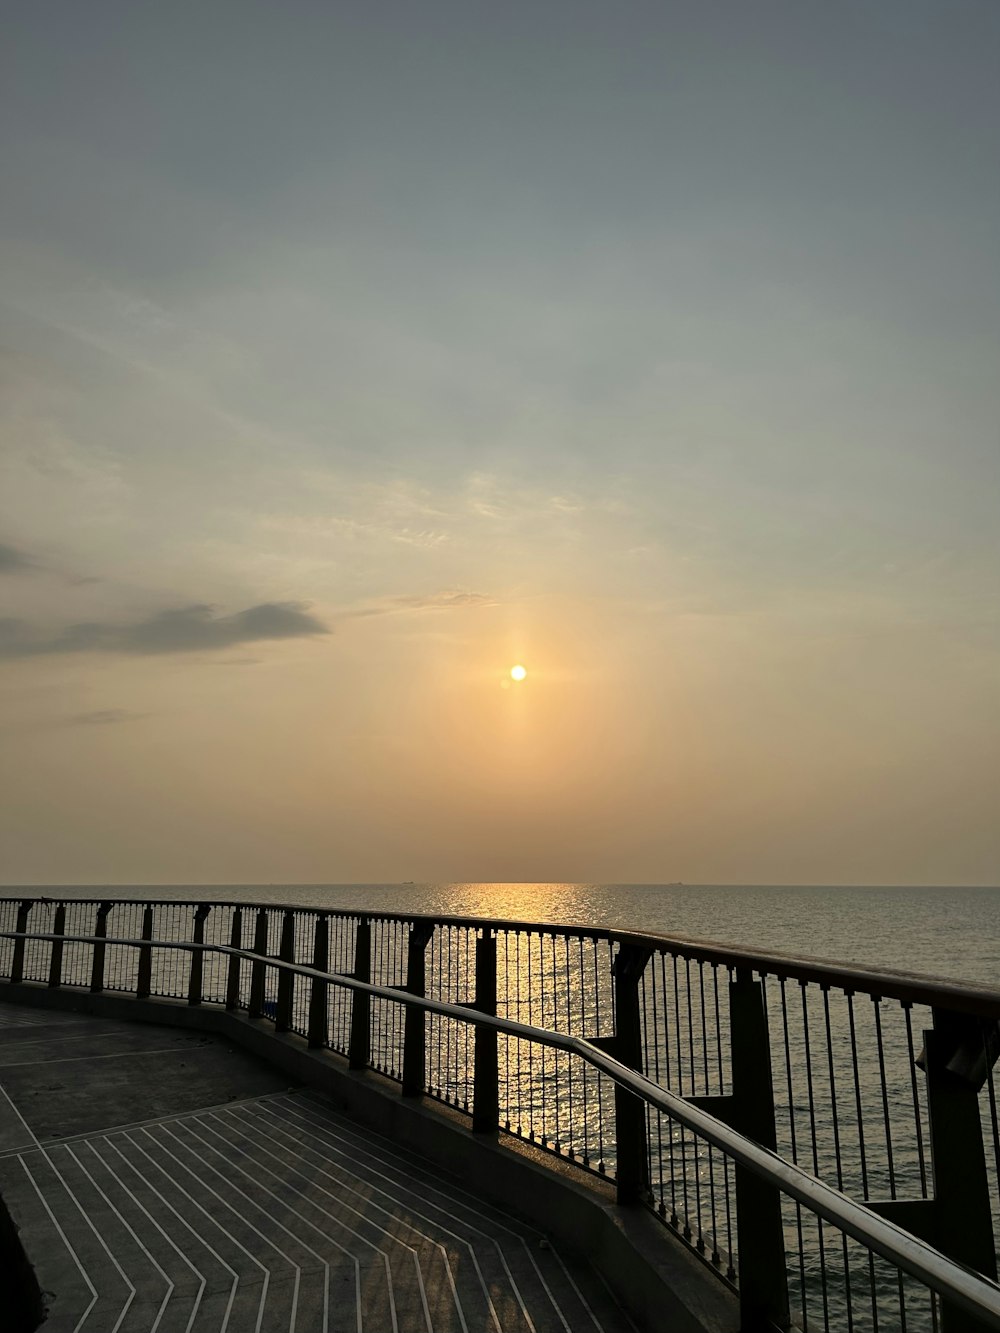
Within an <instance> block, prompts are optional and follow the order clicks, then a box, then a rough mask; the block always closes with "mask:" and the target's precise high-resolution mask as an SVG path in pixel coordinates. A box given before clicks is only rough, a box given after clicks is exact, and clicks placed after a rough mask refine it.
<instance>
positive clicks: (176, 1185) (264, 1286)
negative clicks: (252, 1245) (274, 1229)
mask: <svg viewBox="0 0 1000 1333" xmlns="http://www.w3.org/2000/svg"><path fill="white" fill-rule="evenodd" d="M143 1132H145V1131H143ZM123 1138H124V1139H125V1141H126V1142H127V1143H130V1144H131V1145H132V1147H133V1148H134V1149H135V1150H136V1152H138V1153H141V1154H142V1156H143V1157H145V1159H146V1161H147V1162H149V1163H150V1165H151V1166H155V1167H156V1169H157V1171H159V1173H160V1175H162V1176H166V1178H167V1180H169V1181H170V1183H171V1185H172V1186H173V1187H174V1189H176V1190H177V1191H178V1192H179V1193H181V1194H183V1195H184V1197H185V1199H187V1200H188V1202H189V1203H193V1204H194V1206H195V1207H196V1208H197V1209H198V1211H199V1213H201V1214H202V1215H203V1216H204V1217H206V1218H207V1219H208V1221H209V1222H211V1224H212V1226H214V1227H215V1229H216V1230H217V1231H221V1232H222V1234H223V1235H224V1236H225V1237H226V1239H227V1240H229V1241H231V1242H232V1244H233V1245H235V1246H236V1248H237V1249H239V1250H242V1251H243V1253H244V1254H245V1255H246V1257H247V1258H248V1259H249V1260H250V1262H251V1263H252V1264H256V1266H257V1267H258V1268H259V1269H260V1271H261V1272H262V1273H263V1274H264V1277H263V1281H262V1284H261V1293H260V1302H259V1304H258V1307H257V1322H256V1323H255V1325H254V1333H260V1325H261V1321H262V1320H263V1318H264V1303H265V1301H266V1299H267V1288H268V1286H269V1285H270V1281H271V1274H270V1271H269V1270H268V1269H267V1268H266V1267H265V1266H264V1264H262V1263H261V1262H260V1260H259V1259H258V1258H256V1256H255V1255H252V1254H251V1253H250V1251H249V1250H248V1249H247V1248H246V1246H245V1245H241V1244H240V1242H239V1241H238V1240H237V1239H236V1237H235V1236H233V1235H231V1234H230V1232H228V1231H227V1230H226V1229H225V1227H224V1226H223V1225H222V1223H221V1222H219V1221H218V1220H217V1219H216V1218H214V1217H213V1216H212V1214H211V1213H210V1212H208V1210H207V1209H206V1208H204V1207H203V1206H202V1205H201V1204H200V1203H199V1202H198V1200H197V1199H196V1198H195V1197H194V1195H192V1194H189V1193H188V1191H187V1190H186V1189H185V1188H184V1186H183V1185H181V1184H179V1183H178V1182H177V1180H175V1179H174V1177H173V1176H171V1175H169V1174H168V1173H167V1171H166V1170H165V1168H164V1167H162V1166H161V1165H160V1163H159V1162H158V1161H157V1160H156V1159H155V1158H154V1157H150V1155H149V1153H148V1152H147V1151H146V1149H145V1148H144V1147H143V1146H142V1145H141V1144H139V1143H136V1141H135V1139H133V1138H132V1137H131V1136H130V1135H128V1134H125V1135H123ZM161 1146H162V1147H163V1151H164V1152H165V1153H166V1154H167V1156H168V1157H171V1158H173V1160H174V1161H175V1162H177V1165H178V1166H180V1167H182V1168H183V1169H184V1170H185V1171H187V1173H188V1175H190V1176H192V1177H193V1178H194V1179H195V1180H198V1177H197V1176H195V1175H194V1173H193V1172H192V1171H191V1169H190V1167H187V1166H185V1165H184V1163H183V1162H181V1161H180V1159H179V1158H177V1157H174V1154H173V1153H172V1152H171V1151H170V1150H169V1148H167V1147H165V1146H163V1145H161ZM108 1147H109V1148H113V1149H114V1150H115V1152H116V1153H117V1154H118V1156H119V1157H120V1158H121V1159H122V1161H123V1162H125V1163H127V1164H128V1165H129V1166H130V1167H131V1168H132V1170H133V1171H134V1172H135V1173H136V1175H137V1176H138V1177H139V1179H140V1180H145V1181H146V1183H147V1184H148V1185H149V1188H150V1189H151V1190H152V1191H153V1193H154V1194H155V1195H156V1197H157V1198H158V1199H162V1200H163V1202H164V1203H165V1204H166V1205H167V1207H168V1208H169V1209H170V1211H171V1212H172V1213H173V1215H174V1216H175V1217H176V1218H178V1219H179V1220H180V1221H181V1222H183V1223H184V1225H185V1226H186V1227H187V1229H188V1231H190V1232H191V1234H192V1235H193V1236H197V1237H198V1239H199V1240H200V1241H201V1242H202V1244H203V1245H204V1246H205V1248H206V1249H207V1250H208V1251H209V1252H210V1253H211V1254H214V1255H215V1257H216V1259H218V1261H219V1263H220V1264H222V1266H223V1268H228V1269H229V1271H230V1273H232V1275H233V1286H232V1289H231V1291H230V1294H229V1304H228V1305H227V1306H226V1313H225V1316H224V1318H223V1320H222V1328H221V1329H220V1330H219V1333H226V1326H227V1325H228V1323H229V1315H230V1312H231V1310H232V1307H233V1300H234V1298H235V1296H236V1287H237V1285H238V1283H239V1274H238V1273H237V1271H236V1269H235V1268H233V1267H232V1266H231V1265H230V1264H227V1263H226V1261H225V1259H223V1257H222V1255H221V1254H219V1253H218V1251H217V1250H215V1249H213V1248H212V1246H211V1245H209V1243H208V1241H207V1240H206V1239H205V1237H204V1236H202V1234H201V1232H199V1231H195V1229H194V1227H192V1226H191V1224H190V1222H188V1221H186V1219H185V1218H183V1217H182V1216H181V1214H180V1213H179V1212H178V1211H177V1209H176V1208H175V1207H174V1206H173V1204H172V1203H171V1202H170V1200H169V1199H167V1198H166V1197H165V1196H164V1195H163V1194H161V1193H160V1191H159V1190H158V1189H157V1188H156V1186H155V1185H154V1184H153V1183H152V1181H151V1180H149V1178H148V1177H147V1176H144V1175H143V1174H142V1172H141V1171H140V1170H139V1168H138V1167H137V1166H136V1165H135V1163H134V1162H131V1161H129V1159H128V1158H127V1157H126V1156H125V1154H124V1153H123V1152H122V1151H121V1149H120V1148H119V1147H118V1145H117V1144H116V1143H112V1142H111V1140H110V1139H109V1140H108ZM198 1183H199V1184H201V1183H202V1182H201V1181H200V1180H199V1181H198ZM209 1193H211V1190H210V1191H209Z"/></svg>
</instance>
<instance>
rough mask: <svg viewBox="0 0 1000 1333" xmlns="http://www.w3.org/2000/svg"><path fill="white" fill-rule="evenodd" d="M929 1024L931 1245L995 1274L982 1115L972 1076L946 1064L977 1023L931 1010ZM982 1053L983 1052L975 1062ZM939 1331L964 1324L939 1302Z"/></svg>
mask: <svg viewBox="0 0 1000 1333" xmlns="http://www.w3.org/2000/svg"><path fill="white" fill-rule="evenodd" d="M932 1013H933V1019H934V1027H933V1028H932V1029H929V1030H928V1031H926V1032H925V1033H924V1054H923V1059H924V1068H925V1072H926V1075H927V1111H928V1120H929V1126H930V1151H931V1162H932V1164H933V1175H934V1205H933V1207H934V1213H935V1228H934V1237H935V1243H936V1244H938V1245H940V1247H941V1249H942V1250H943V1251H944V1252H945V1254H947V1255H949V1256H950V1258H952V1259H955V1260H957V1261H958V1262H959V1263H961V1264H966V1265H967V1266H968V1267H969V1268H973V1269H975V1270H976V1271H978V1272H980V1273H985V1274H986V1275H987V1276H988V1277H991V1278H996V1276H997V1260H996V1250H995V1247H994V1239H993V1218H992V1214H991V1209H990V1184H989V1177H988V1175H987V1173H986V1154H985V1151H984V1148H983V1133H982V1120H981V1113H980V1109H979V1095H978V1088H977V1085H976V1081H975V1080H971V1081H970V1080H969V1079H968V1078H963V1077H961V1076H960V1075H959V1074H958V1073H957V1072H956V1070H955V1069H954V1068H953V1065H954V1062H955V1059H956V1052H960V1051H962V1050H963V1049H968V1047H969V1045H970V1044H973V1043H974V1042H975V1040H976V1037H977V1036H978V1040H979V1044H980V1047H981V1048H982V1047H984V1045H985V1043H984V1040H983V1025H982V1023H981V1022H980V1021H979V1020H977V1019H974V1018H970V1017H968V1016H966V1015H963V1014H955V1013H950V1012H949V1011H948V1010H945V1009H934V1010H933V1011H932ZM987 1058H988V1056H987V1054H986V1053H984V1055H983V1063H984V1065H985V1061H986V1059H987ZM942 1323H943V1325H944V1331H945V1333H964V1331H965V1330H966V1329H971V1328H972V1324H970V1322H969V1318H968V1315H967V1314H964V1313H962V1312H961V1311H958V1310H955V1309H954V1308H952V1307H951V1306H950V1305H949V1304H948V1303H947V1302H946V1303H945V1305H944V1307H943V1309H942Z"/></svg>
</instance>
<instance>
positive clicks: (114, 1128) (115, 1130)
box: [0, 1092, 286, 1161]
mask: <svg viewBox="0 0 1000 1333" xmlns="http://www.w3.org/2000/svg"><path fill="white" fill-rule="evenodd" d="M285 1095H286V1094H285V1093H284V1092H270V1093H265V1094H264V1095H263V1096H262V1097H239V1098H236V1099H235V1100H234V1101H231V1102H216V1104H215V1105H214V1106H201V1107H199V1108H198V1109H199V1111H200V1112H201V1113H202V1114H204V1113H205V1112H206V1111H217V1110H220V1111H221V1110H229V1108H230V1107H231V1106H243V1105H244V1104H245V1103H257V1102H263V1101H267V1100H269V1099H270V1098H272V1097H284V1096H285ZM190 1114H191V1112H190V1111H174V1112H172V1113H171V1114H170V1115H158V1116H153V1117H152V1118H151V1119H149V1120H127V1121H125V1122H124V1123H123V1124H121V1125H106V1126H102V1127H101V1129H99V1130H93V1129H88V1130H84V1132H83V1133H82V1134H67V1135H66V1137H65V1138H61V1139H59V1140H57V1142H58V1146H59V1147H60V1148H63V1147H65V1146H66V1144H67V1143H89V1142H90V1140H91V1139H92V1138H94V1136H95V1135H97V1134H104V1135H108V1134H125V1133H127V1132H128V1131H129V1130H131V1129H146V1128H147V1127H148V1126H150V1125H169V1124H172V1123H173V1122H174V1121H175V1120H183V1119H185V1118H186V1117H187V1116H189V1115H190ZM35 1142H36V1144H38V1148H39V1150H40V1151H41V1152H44V1151H45V1149H44V1147H43V1146H42V1145H41V1144H40V1143H38V1140H37V1139H36V1140H35ZM50 1146H52V1145H50ZM24 1151H25V1148H4V1150H3V1151H2V1152H0V1161H3V1159H4V1158H5V1157H16V1156H17V1154H18V1153H19V1152H24Z"/></svg>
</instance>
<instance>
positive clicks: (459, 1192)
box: [284, 1092, 603, 1333]
mask: <svg viewBox="0 0 1000 1333" xmlns="http://www.w3.org/2000/svg"><path fill="white" fill-rule="evenodd" d="M284 1100H285V1102H286V1103H287V1101H288V1100H289V1099H288V1097H287V1096H286V1097H285V1099H284ZM298 1100H301V1101H306V1102H309V1103H310V1104H312V1105H314V1106H319V1107H324V1103H323V1102H321V1101H320V1100H319V1099H318V1098H317V1097H315V1096H311V1095H310V1094H309V1093H308V1092H303V1093H302V1094H301V1095H300V1097H299V1098H298ZM324 1109H325V1108H324ZM358 1137H360V1136H358ZM381 1137H382V1136H381V1135H375V1134H373V1133H369V1135H368V1136H367V1137H366V1138H364V1139H361V1141H362V1142H363V1143H365V1145H366V1147H370V1146H371V1143H372V1140H373V1139H376V1138H379V1139H381ZM342 1141H343V1142H345V1143H350V1142H352V1139H351V1138H350V1137H349V1136H345V1137H343V1138H342ZM382 1141H383V1142H384V1143H385V1145H386V1146H385V1149H384V1152H385V1155H386V1158H390V1157H394V1158H395V1159H396V1160H397V1161H398V1162H401V1163H403V1165H404V1166H407V1165H408V1169H410V1170H411V1171H416V1170H420V1171H423V1173H424V1174H425V1175H426V1174H428V1173H427V1168H426V1167H422V1166H421V1167H415V1166H414V1164H413V1163H412V1162H411V1163H409V1164H408V1163H407V1158H405V1157H404V1156H402V1154H400V1153H399V1152H396V1151H394V1150H393V1149H392V1147H391V1146H390V1144H389V1141H388V1140H382ZM425 1188H426V1189H428V1190H429V1191H430V1192H431V1193H435V1194H438V1195H441V1194H442V1191H441V1190H437V1189H435V1188H434V1187H433V1186H432V1185H425ZM459 1196H463V1197H464V1198H466V1199H471V1200H473V1201H474V1203H475V1206H473V1205H472V1204H470V1205H466V1206H467V1207H468V1208H469V1211H471V1212H472V1213H473V1214H474V1215H476V1216H479V1217H485V1214H484V1213H483V1211H482V1205H481V1203H480V1201H479V1200H477V1199H476V1198H475V1195H473V1194H470V1193H469V1192H468V1191H467V1190H463V1189H462V1188H461V1187H459V1186H457V1185H453V1186H452V1193H451V1195H450V1196H446V1197H448V1198H449V1199H450V1201H451V1202H452V1203H453V1204H455V1203H457V1202H458V1199H459ZM493 1211H494V1212H497V1210H495V1209H494V1210H493ZM452 1216H457V1214H452ZM495 1220H496V1225H497V1226H498V1227H499V1228H500V1230H501V1231H505V1232H506V1233H507V1235H509V1236H512V1237H514V1238H515V1240H520V1243H521V1245H522V1246H523V1247H524V1250H525V1252H526V1253H527V1255H528V1258H529V1259H530V1261H531V1265H532V1267H533V1268H534V1270H535V1272H536V1274H537V1275H538V1280H539V1281H540V1282H541V1284H542V1286H543V1287H544V1288H545V1291H546V1294H547V1295H548V1296H549V1299H550V1300H551V1301H552V1305H553V1308H554V1310H555V1311H556V1314H557V1315H558V1316H559V1319H560V1321H561V1322H562V1325H563V1327H564V1328H565V1329H566V1330H567V1333H572V1330H571V1329H570V1326H569V1324H568V1323H567V1322H566V1318H565V1316H564V1314H563V1312H562V1310H561V1309H560V1307H559V1305H558V1303H557V1302H556V1300H555V1298H554V1297H553V1296H552V1293H551V1291H550V1290H549V1284H548V1283H547V1282H546V1280H545V1278H544V1277H543V1275H542V1271H541V1269H540V1268H539V1266H538V1261H537V1260H536V1259H535V1256H534V1253H533V1252H532V1250H531V1249H530V1247H529V1246H528V1243H527V1241H526V1240H525V1239H524V1237H523V1236H518V1233H517V1232H515V1231H514V1230H513V1229H512V1228H511V1227H510V1226H508V1225H505V1224H504V1223H503V1222H502V1221H501V1220H500V1218H499V1215H498V1216H497V1217H496V1219H495ZM525 1230H527V1231H529V1232H530V1233H531V1234H533V1235H536V1236H539V1237H541V1236H542V1234H543V1233H542V1232H541V1231H539V1230H538V1228H537V1227H535V1226H531V1225H530V1224H526V1226H525ZM494 1244H496V1242H495V1241H494ZM498 1249H499V1247H498ZM550 1252H551V1254H552V1255H553V1257H554V1258H555V1260H556V1262H557V1263H558V1264H559V1267H560V1268H561V1269H562V1271H563V1274H564V1275H565V1277H566V1280H567V1282H568V1283H569V1285H570V1286H571V1287H572V1289H573V1291H574V1292H575V1294H576V1297H577V1299H578V1300H579V1302H580V1304H581V1305H582V1306H583V1308H584V1310H586V1312H587V1314H588V1315H589V1317H590V1320H591V1322H592V1323H593V1324H594V1325H595V1327H596V1328H598V1329H599V1330H602V1333H603V1325H602V1324H601V1322H600V1320H599V1319H598V1318H597V1315H596V1314H595V1313H594V1311H593V1309H592V1308H591V1306H590V1304H589V1302H588V1301H587V1298H586V1297H585V1296H584V1294H583V1292H582V1291H581V1290H580V1288H579V1286H578V1285H577V1283H576V1280H575V1279H574V1277H573V1275H572V1274H571V1273H570V1271H569V1269H568V1268H567V1267H566V1263H565V1261H564V1259H563V1257H562V1255H561V1254H560V1253H559V1251H558V1250H557V1249H556V1248H555V1246H552V1248H551V1251H550Z"/></svg>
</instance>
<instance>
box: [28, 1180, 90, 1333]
mask: <svg viewBox="0 0 1000 1333" xmlns="http://www.w3.org/2000/svg"><path fill="white" fill-rule="evenodd" d="M18 1160H19V1161H20V1163H21V1165H22V1167H23V1168H24V1173H25V1175H26V1176H27V1177H28V1179H29V1180H30V1181H31V1183H32V1186H33V1187H34V1190H35V1193H36V1194H37V1195H38V1198H39V1200H40V1201H41V1205H42V1207H43V1208H44V1209H45V1211H46V1212H47V1213H48V1215H49V1220H50V1222H51V1223H52V1225H53V1226H54V1227H55V1229H56V1230H57V1231H58V1232H59V1235H60V1237H61V1238H62V1243H63V1244H64V1245H65V1246H66V1248H67V1250H69V1252H70V1254H71V1255H72V1256H73V1262H74V1263H75V1264H76V1266H77V1268H78V1269H79V1270H80V1276H81V1277H82V1278H83V1280H84V1282H86V1284H87V1286H88V1287H89V1289H90V1304H89V1305H88V1306H87V1308H86V1310H84V1312H83V1314H82V1315H81V1316H80V1318H79V1320H78V1322H77V1324H76V1326H75V1328H74V1329H73V1333H80V1329H81V1328H83V1326H84V1324H85V1323H86V1322H87V1316H88V1315H89V1314H90V1312H91V1310H92V1309H93V1308H94V1306H95V1305H96V1304H97V1288H96V1287H95V1286H94V1284H93V1282H91V1280H90V1278H89V1276H88V1275H87V1270H86V1269H85V1268H84V1266H83V1264H82V1263H81V1262H80V1256H79V1255H78V1254H77V1252H76V1250H74V1248H73V1246H72V1245H71V1244H70V1243H69V1241H68V1239H67V1238H66V1233H65V1231H63V1229H62V1227H61V1226H60V1225H59V1223H58V1222H57V1221H56V1215H55V1213H54V1212H53V1211H52V1209H51V1208H50V1207H49V1203H48V1200H47V1199H46V1197H45V1195H44V1194H43V1193H42V1191H41V1190H40V1189H39V1188H38V1182H37V1181H36V1180H35V1177H34V1176H33V1175H32V1174H31V1169H30V1167H29V1166H28V1163H27V1162H26V1161H25V1160H24V1159H23V1158H19V1159H18Z"/></svg>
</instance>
